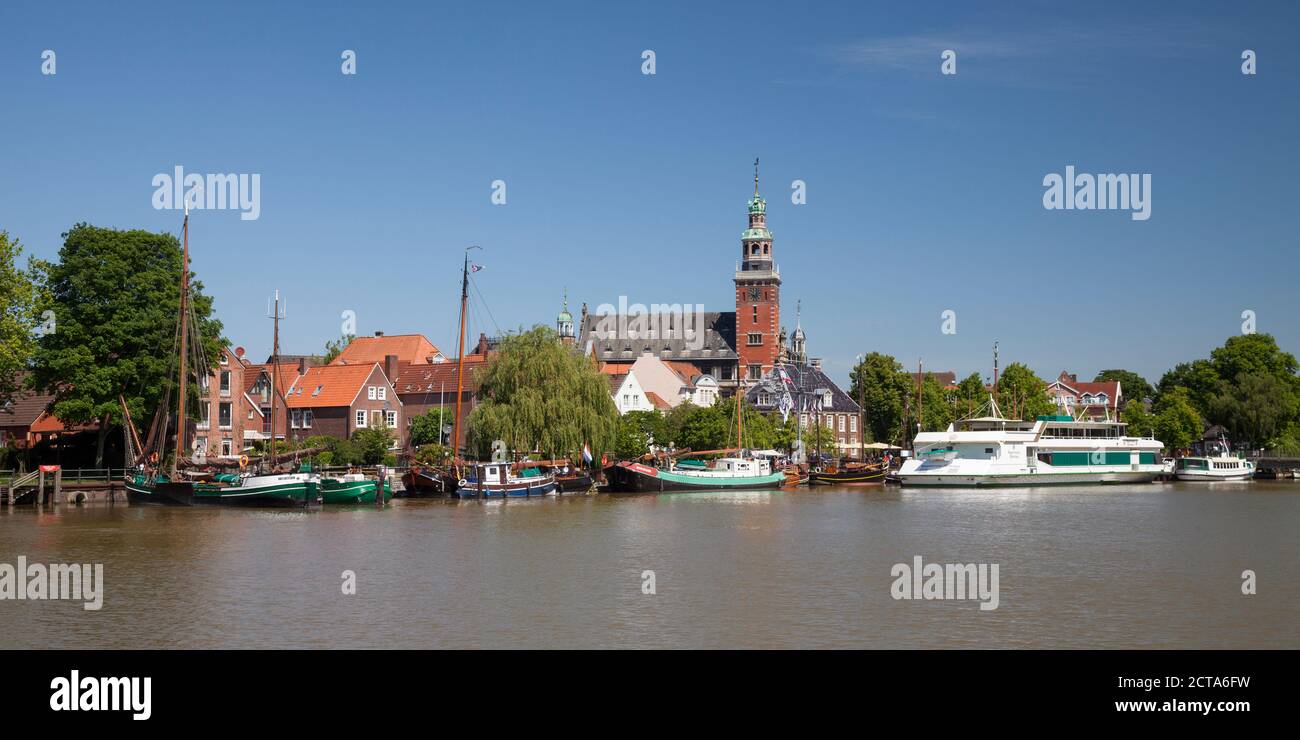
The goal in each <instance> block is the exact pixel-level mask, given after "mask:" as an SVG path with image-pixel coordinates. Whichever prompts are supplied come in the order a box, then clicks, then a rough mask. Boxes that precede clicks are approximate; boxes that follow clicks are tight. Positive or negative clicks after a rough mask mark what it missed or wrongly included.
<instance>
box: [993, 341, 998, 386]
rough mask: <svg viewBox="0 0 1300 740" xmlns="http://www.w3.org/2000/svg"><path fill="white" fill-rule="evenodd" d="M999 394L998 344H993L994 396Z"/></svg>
mask: <svg viewBox="0 0 1300 740" xmlns="http://www.w3.org/2000/svg"><path fill="white" fill-rule="evenodd" d="M997 392H998V343H997V342H994V343H993V395H997Z"/></svg>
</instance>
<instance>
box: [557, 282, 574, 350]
mask: <svg viewBox="0 0 1300 740" xmlns="http://www.w3.org/2000/svg"><path fill="white" fill-rule="evenodd" d="M555 333H556V334H557V335H559V337H560V342H561V343H562V344H564V346H566V347H572V346H573V342H574V336H573V314H571V313H569V291H567V290H566V291H564V307H563V308H561V309H560V315H559V316H556V317H555Z"/></svg>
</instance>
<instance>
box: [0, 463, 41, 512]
mask: <svg viewBox="0 0 1300 740" xmlns="http://www.w3.org/2000/svg"><path fill="white" fill-rule="evenodd" d="M40 474H41V470H40V468H37V469H36V470H33V471H32V472H30V473H28V474H27V475H24V476H22V477H21V478H14V479H13V480H11V481H9V484H8V485H7V486H4V487H3V489H0V497H2V498H3V500H4V503H5V504H6V505H8V504H11V503H13V494H14V491H15V490H17V489H19V488H23V487H24V486H30V485H31V484H32V483H33V482H34V481H35V480H36V478H37V476H39V475H40Z"/></svg>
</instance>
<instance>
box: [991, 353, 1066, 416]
mask: <svg viewBox="0 0 1300 740" xmlns="http://www.w3.org/2000/svg"><path fill="white" fill-rule="evenodd" d="M998 408H1000V409H1001V410H1002V413H1003V415H1004V416H1006V417H1007V418H1009V419H1024V420H1026V421H1032V420H1033V419H1035V418H1037V417H1039V416H1042V415H1044V414H1054V413H1056V410H1057V409H1056V404H1054V403H1052V399H1051V398H1049V397H1048V396H1047V382H1046V381H1044V380H1043V379H1042V378H1040V377H1038V376H1037V375H1035V374H1034V371H1033V370H1030V369H1029V368H1028V367H1026V366H1025V365H1023V364H1021V363H1019V362H1013V363H1011V364H1010V365H1007V367H1006V370H1004V371H1003V372H1002V375H1001V377H999V378H998Z"/></svg>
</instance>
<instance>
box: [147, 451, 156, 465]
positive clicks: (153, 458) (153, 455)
mask: <svg viewBox="0 0 1300 740" xmlns="http://www.w3.org/2000/svg"><path fill="white" fill-rule="evenodd" d="M149 462H151V463H155V464H157V462H158V453H157V452H153V453H150V454H149Z"/></svg>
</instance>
